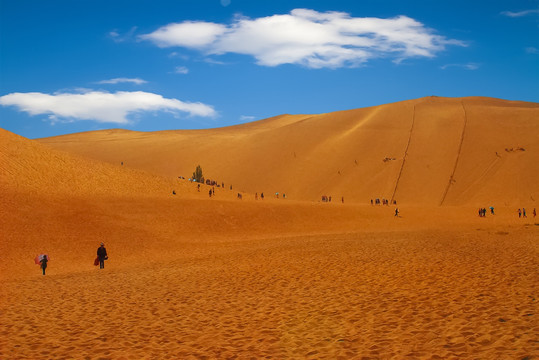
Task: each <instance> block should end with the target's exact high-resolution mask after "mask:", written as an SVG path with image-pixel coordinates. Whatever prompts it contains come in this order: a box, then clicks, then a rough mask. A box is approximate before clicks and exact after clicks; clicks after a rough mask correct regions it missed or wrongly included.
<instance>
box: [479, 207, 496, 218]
mask: <svg viewBox="0 0 539 360" xmlns="http://www.w3.org/2000/svg"><path fill="white" fill-rule="evenodd" d="M489 209H490V213H491V214H492V215H494V207H493V206H491V207H490V208H489ZM478 215H479V217H486V216H487V209H486V208H479V210H478Z"/></svg>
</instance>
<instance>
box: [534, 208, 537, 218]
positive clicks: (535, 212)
mask: <svg viewBox="0 0 539 360" xmlns="http://www.w3.org/2000/svg"><path fill="white" fill-rule="evenodd" d="M536 216H537V211H535V208H533V217H536Z"/></svg>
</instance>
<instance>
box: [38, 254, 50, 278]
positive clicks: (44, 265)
mask: <svg viewBox="0 0 539 360" xmlns="http://www.w3.org/2000/svg"><path fill="white" fill-rule="evenodd" d="M48 261H49V259H48V258H47V255H44V256H43V258H42V259H41V261H40V262H41V269H43V275H45V269H46V268H47V262H48Z"/></svg>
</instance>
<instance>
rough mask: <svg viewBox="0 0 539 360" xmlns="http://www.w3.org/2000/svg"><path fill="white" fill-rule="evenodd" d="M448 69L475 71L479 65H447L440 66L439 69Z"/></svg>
mask: <svg viewBox="0 0 539 360" xmlns="http://www.w3.org/2000/svg"><path fill="white" fill-rule="evenodd" d="M450 67H458V68H462V69H466V70H477V69H479V64H476V63H468V64H447V65H443V66H441V67H440V68H441V69H442V70H445V69H448V68H450Z"/></svg>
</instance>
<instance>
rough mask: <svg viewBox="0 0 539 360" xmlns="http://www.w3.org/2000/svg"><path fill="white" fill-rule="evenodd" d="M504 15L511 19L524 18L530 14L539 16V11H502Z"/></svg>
mask: <svg viewBox="0 0 539 360" xmlns="http://www.w3.org/2000/svg"><path fill="white" fill-rule="evenodd" d="M501 14H502V15H505V16H509V17H522V16H526V15H530V14H539V9H533V10H524V11H516V12H514V11H502V12H501Z"/></svg>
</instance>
